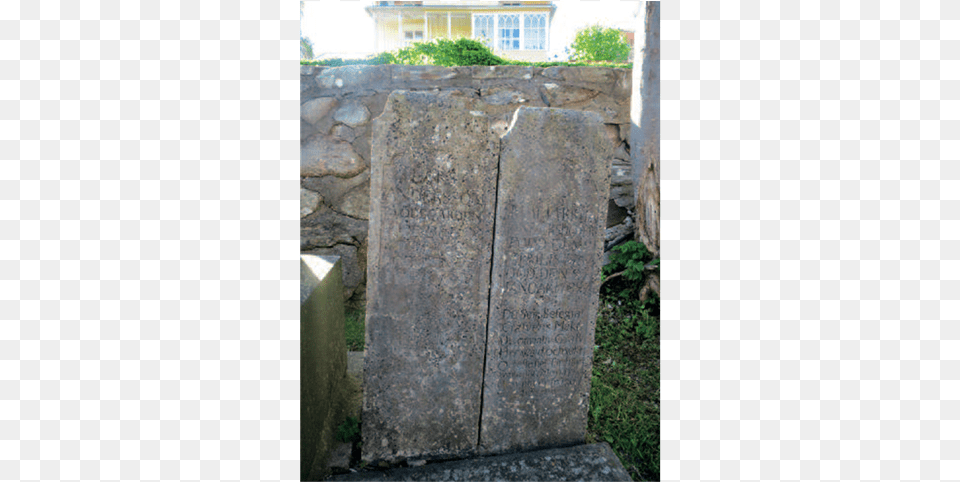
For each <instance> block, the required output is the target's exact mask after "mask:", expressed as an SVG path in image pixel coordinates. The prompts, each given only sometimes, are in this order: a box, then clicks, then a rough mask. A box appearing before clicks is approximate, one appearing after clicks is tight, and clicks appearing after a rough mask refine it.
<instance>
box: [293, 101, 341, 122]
mask: <svg viewBox="0 0 960 482" xmlns="http://www.w3.org/2000/svg"><path fill="white" fill-rule="evenodd" d="M336 105H337V99H334V98H333V97H318V98H316V99H311V100H308V101H306V102H304V103H303V105H301V106H300V118H301V119H303V120H304V121H306V122H307V123H309V124H318V123H319V122H320V120H321V119H323V118H324V116H326V115H327V114H329V113H330V111H331V110H332V109H333V108H334V107H335V106H336Z"/></svg>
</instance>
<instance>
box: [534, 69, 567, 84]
mask: <svg viewBox="0 0 960 482" xmlns="http://www.w3.org/2000/svg"><path fill="white" fill-rule="evenodd" d="M568 69H569V67H547V68H545V69H543V71H542V72H540V75H542V76H544V77H546V78H548V79H551V80H554V81H560V82H563V81H564V80H566V79H567V76H566V73H567V70H568Z"/></svg>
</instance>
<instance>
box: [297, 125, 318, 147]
mask: <svg viewBox="0 0 960 482" xmlns="http://www.w3.org/2000/svg"><path fill="white" fill-rule="evenodd" d="M316 133H317V127H316V126H314V125H312V124H309V123H307V122H305V121H304V120H303V119H300V141H301V143H302V142H303V140H304V139H307V138H308V137H310V136H312V135H314V134H316Z"/></svg>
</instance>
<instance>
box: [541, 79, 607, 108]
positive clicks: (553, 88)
mask: <svg viewBox="0 0 960 482" xmlns="http://www.w3.org/2000/svg"><path fill="white" fill-rule="evenodd" d="M541 92H542V93H543V97H544V98H545V99H546V100H547V105H549V106H550V107H561V106H564V105H567V104H573V103H576V102H584V101H587V100H590V99H592V98H594V97H596V96H598V95H600V92H598V91H596V90H592V89H584V88H582V87H573V86H566V85H560V84H554V83H552V82H546V83H544V84H543V85H542V86H541Z"/></svg>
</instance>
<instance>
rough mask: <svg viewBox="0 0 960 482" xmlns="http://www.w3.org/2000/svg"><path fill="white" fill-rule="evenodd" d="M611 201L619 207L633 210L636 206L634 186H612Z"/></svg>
mask: <svg viewBox="0 0 960 482" xmlns="http://www.w3.org/2000/svg"><path fill="white" fill-rule="evenodd" d="M610 199H611V200H612V201H613V202H615V203H617V206H620V207H622V208H627V209H633V206H634V204H635V201H634V200H633V184H632V183H631V184H627V185H621V186H610Z"/></svg>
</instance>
